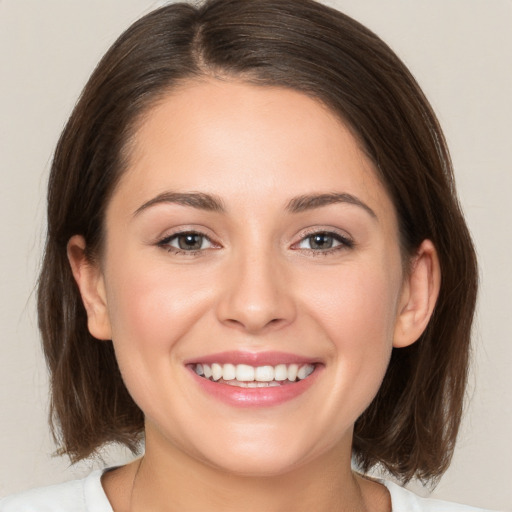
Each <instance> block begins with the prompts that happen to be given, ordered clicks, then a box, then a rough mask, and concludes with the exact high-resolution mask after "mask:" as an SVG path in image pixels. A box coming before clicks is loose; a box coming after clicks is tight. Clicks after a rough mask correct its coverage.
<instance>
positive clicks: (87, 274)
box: [67, 235, 112, 340]
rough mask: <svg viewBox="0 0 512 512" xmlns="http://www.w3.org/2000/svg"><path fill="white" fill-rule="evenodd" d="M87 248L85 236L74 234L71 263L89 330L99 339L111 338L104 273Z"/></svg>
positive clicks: (69, 255)
mask: <svg viewBox="0 0 512 512" xmlns="http://www.w3.org/2000/svg"><path fill="white" fill-rule="evenodd" d="M85 248H86V243H85V239H84V237H83V236H80V235H75V236H72V237H71V238H70V239H69V241H68V245H67V255H68V260H69V264H70V265H71V271H72V272H73V277H74V278H75V281H76V283H77V285H78V288H79V290H80V295H81V296H82V302H83V304H84V307H85V310H86V312H87V326H88V328H89V332H90V333H91V334H92V335H93V336H94V337H95V338H97V339H99V340H110V339H111V338H112V333H111V328H110V319H109V316H108V307H107V297H106V292H105V282H104V278H103V274H102V272H101V269H100V267H99V265H98V264H96V263H94V262H91V261H90V260H89V258H88V257H87V256H86V252H85Z"/></svg>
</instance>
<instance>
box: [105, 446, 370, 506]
mask: <svg viewBox="0 0 512 512" xmlns="http://www.w3.org/2000/svg"><path fill="white" fill-rule="evenodd" d="M156 448H157V447H156V446H153V444H152V443H151V441H150V440H147V442H146V455H145V456H144V457H143V458H142V459H141V460H140V461H136V462H135V463H134V464H133V465H132V471H131V473H132V475H133V477H132V479H131V485H128V488H129V491H128V489H127V488H126V486H125V490H127V491H128V492H125V493H124V495H125V496H127V495H128V494H129V495H130V499H129V503H126V505H128V506H126V507H118V508H116V507H115V506H114V510H116V512H118V511H119V512H122V511H124V510H127V511H129V512H139V511H141V510H152V511H155V512H157V511H158V512H175V511H182V510H197V511H200V510H204V511H208V512H217V511H219V512H220V511H222V512H228V511H237V512H239V511H244V512H256V511H257V512H260V511H261V510H265V511H269V512H289V511H290V510H293V511H294V512H303V511H304V512H306V511H307V512H310V511H311V510H315V512H324V511H325V512H327V511H329V512H333V511H336V512H338V511H339V512H345V511H347V512H348V511H351V512H354V511H361V512H362V511H365V510H366V507H365V501H366V499H365V497H364V496H363V492H362V491H361V485H360V481H359V479H358V478H356V477H355V476H354V474H353V473H352V471H351V468H350V450H347V449H346V447H343V446H340V447H339V450H331V451H330V452H329V453H328V454H326V455H324V456H322V457H317V458H315V459H314V460H313V461H310V462H309V463H305V464H303V465H301V466H300V467H297V468H295V469H293V470H291V471H287V472H286V473H283V474H278V475H272V476H260V475H259V476H248V475H237V474H233V473H228V472H225V471H223V470H221V469H219V468H214V467H212V466H209V465H207V464H205V463H203V462H201V461H198V460H197V459H194V458H192V457H190V456H189V455H188V454H185V453H183V452H182V451H180V450H177V449H175V448H172V447H171V448H170V451H172V453H169V451H168V452H167V453H165V451H163V450H162V449H161V448H162V447H158V448H159V449H156ZM127 480H129V479H128V478H127Z"/></svg>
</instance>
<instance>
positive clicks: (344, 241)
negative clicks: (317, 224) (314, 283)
mask: <svg viewBox="0 0 512 512" xmlns="http://www.w3.org/2000/svg"><path fill="white" fill-rule="evenodd" d="M315 236H325V237H329V238H332V239H333V240H334V241H335V242H338V243H339V245H336V246H334V247H330V248H329V249H324V250H321V249H320V250H315V249H306V248H304V249H302V250H304V251H307V252H309V253H310V254H312V255H314V256H329V255H330V254H333V253H335V252H338V251H342V250H347V249H353V248H354V246H355V243H354V241H353V240H352V239H351V238H349V237H347V236H346V235H342V234H340V233H336V232H333V231H327V230H319V231H311V232H309V233H304V234H303V236H302V238H301V239H300V241H299V242H298V243H296V244H294V246H298V245H299V244H301V243H303V242H305V241H307V240H311V239H312V238H313V237H315ZM295 250H301V249H300V248H297V249H295Z"/></svg>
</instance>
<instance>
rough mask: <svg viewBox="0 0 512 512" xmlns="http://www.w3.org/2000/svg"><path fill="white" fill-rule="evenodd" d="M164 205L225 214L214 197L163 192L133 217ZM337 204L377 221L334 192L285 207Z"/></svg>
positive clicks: (299, 209) (300, 209)
mask: <svg viewBox="0 0 512 512" xmlns="http://www.w3.org/2000/svg"><path fill="white" fill-rule="evenodd" d="M165 203H171V204H180V205H183V206H190V207H192V208H197V209H199V210H205V211H210V212H218V213H225V212H226V208H225V207H224V203H223V201H222V199H221V198H220V197H218V196H215V195H211V194H205V193H203V192H163V193H162V194H158V195H157V196H156V197H154V198H152V199H150V200H149V201H147V202H145V203H144V204H143V205H142V206H140V207H139V208H137V210H135V212H134V214H133V215H134V216H137V215H139V214H140V213H141V212H143V211H144V210H147V209H148V208H150V207H152V206H155V205H158V204H165ZM337 203H348V204H352V205H355V206H359V207H360V208H362V209H363V210H365V211H366V212H367V213H368V214H369V215H370V216H371V217H373V218H374V219H377V215H376V213H375V212H374V211H373V210H372V209H371V208H370V207H369V206H368V205H367V204H366V203H364V202H363V201H361V200H360V199H358V198H357V197H356V196H353V195H352V194H340V193H336V192H332V193H327V194H325V193H324V194H308V195H302V196H297V197H294V198H292V199H290V201H289V202H288V204H287V205H286V210H287V211H289V212H291V213H301V212H304V211H307V210H313V209H315V208H321V207H323V206H328V205H331V204H337Z"/></svg>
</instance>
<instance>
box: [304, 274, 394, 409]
mask: <svg viewBox="0 0 512 512" xmlns="http://www.w3.org/2000/svg"><path fill="white" fill-rule="evenodd" d="M390 268H391V269H392V268H393V267H390ZM399 276H400V272H393V271H392V270H391V271H390V272H386V271H383V270H382V268H380V266H375V265H368V266H361V267H360V268H358V269H356V268H350V269H349V268H347V270H346V271H341V272H337V273H335V274H333V273H329V275H325V276H324V277H320V276H317V277H318V279H317V280H316V286H315V291H314V292H312V293H311V294H310V296H309V299H308V300H309V302H308V304H309V311H310V314H311V316H312V317H313V318H314V320H315V322H316V324H318V325H320V326H322V328H323V330H324V335H325V336H326V337H327V339H328V340H329V343H330V345H331V354H332V360H333V361H335V363H336V373H337V376H336V379H337V380H336V382H335V383H334V386H335V388H336V389H338V388H339V389H338V390H339V391H340V393H343V396H346V397H349V400H350V401H351V402H352V404H353V406H354V407H355V408H357V409H359V412H360V413H362V411H363V410H364V409H365V408H366V406H367V405H368V404H369V402H370V401H371V399H372V398H373V396H374V395H375V394H376V392H377V391H378V388H379V387H380V384H381V382H382V379H383V377H384V374H385V372H386V368H387V365H388V362H389V358H390V355H391V350H392V344H393V335H394V328H395V322H396V316H397V315H396V311H397V301H398V297H399V290H400V283H401V279H400V277H399ZM347 388H350V393H347V392H346V391H347Z"/></svg>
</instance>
